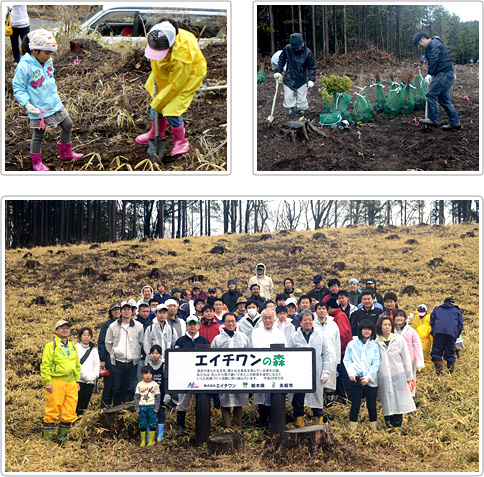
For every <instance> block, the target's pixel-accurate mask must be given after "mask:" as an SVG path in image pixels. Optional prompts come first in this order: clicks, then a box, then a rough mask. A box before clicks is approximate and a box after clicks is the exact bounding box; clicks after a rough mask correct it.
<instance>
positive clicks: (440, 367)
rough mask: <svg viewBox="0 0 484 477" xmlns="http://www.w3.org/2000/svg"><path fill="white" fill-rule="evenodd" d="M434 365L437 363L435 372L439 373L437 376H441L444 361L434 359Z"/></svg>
mask: <svg viewBox="0 0 484 477" xmlns="http://www.w3.org/2000/svg"><path fill="white" fill-rule="evenodd" d="M434 365H435V373H436V374H437V376H441V375H442V370H443V368H444V367H443V365H442V361H434Z"/></svg>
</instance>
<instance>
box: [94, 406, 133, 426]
mask: <svg viewBox="0 0 484 477" xmlns="http://www.w3.org/2000/svg"><path fill="white" fill-rule="evenodd" d="M123 411H130V412H135V410H134V402H130V403H126V404H118V405H117V406H113V407H108V408H106V409H104V410H103V411H102V412H101V414H100V419H101V426H102V427H104V428H105V429H109V430H111V431H112V432H114V433H116V434H117V433H119V432H120V431H121V430H122V428H123V427H124V426H123V423H122V422H121V420H120V419H119V417H120V416H119V415H120V413H121V412H123Z"/></svg>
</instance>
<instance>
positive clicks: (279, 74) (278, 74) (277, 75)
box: [274, 73, 282, 80]
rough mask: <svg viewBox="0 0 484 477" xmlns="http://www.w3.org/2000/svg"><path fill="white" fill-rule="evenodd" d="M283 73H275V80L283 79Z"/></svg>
mask: <svg viewBox="0 0 484 477" xmlns="http://www.w3.org/2000/svg"><path fill="white" fill-rule="evenodd" d="M281 76H282V75H281V73H274V78H275V79H276V80H278V79H279V78H280V77H281Z"/></svg>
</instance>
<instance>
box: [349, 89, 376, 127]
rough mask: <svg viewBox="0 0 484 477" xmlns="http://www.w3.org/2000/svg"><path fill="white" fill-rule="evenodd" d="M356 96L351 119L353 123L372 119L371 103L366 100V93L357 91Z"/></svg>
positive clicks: (366, 121)
mask: <svg viewBox="0 0 484 477" xmlns="http://www.w3.org/2000/svg"><path fill="white" fill-rule="evenodd" d="M357 96H358V98H357V99H356V101H355V106H354V111H353V121H354V122H355V123H369V122H370V121H373V117H374V116H375V112H374V110H373V105H372V104H371V103H370V101H369V100H368V96H367V95H366V93H364V92H363V93H361V94H358V93H357Z"/></svg>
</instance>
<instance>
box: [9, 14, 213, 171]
mask: <svg viewBox="0 0 484 477" xmlns="http://www.w3.org/2000/svg"><path fill="white" fill-rule="evenodd" d="M26 8H27V7H26V6H23V7H14V10H12V15H13V14H14V13H15V14H16V15H17V16H19V17H20V19H19V20H18V21H19V22H20V23H22V21H23V20H25V18H24V17H23V16H22V17H21V16H20V14H21V13H22V14H24V15H25V16H26V15H27V11H26ZM15 9H16V10H15ZM20 9H22V11H20ZM13 18H14V17H12V22H13ZM27 20H28V17H27ZM12 24H13V23H12ZM19 36H21V38H22V53H23V56H22V57H20V52H19V48H18V38H19ZM13 38H15V41H14V39H13ZM12 49H13V51H14V56H15V63H18V64H16V65H15V66H16V68H15V76H14V78H13V82H12V86H13V94H14V96H15V98H16V99H17V101H18V102H19V104H20V106H22V107H23V108H25V109H26V110H27V113H28V117H29V127H30V128H31V129H33V135H32V140H31V142H30V156H31V159H32V168H33V170H34V171H48V170H49V168H48V167H47V166H46V165H45V164H44V163H43V162H42V152H41V145H42V141H43V139H44V135H45V128H46V127H47V126H57V125H60V127H61V133H60V140H59V142H58V143H57V144H58V146H59V157H60V160H61V161H73V160H79V159H81V158H82V157H83V154H79V153H75V152H73V150H72V141H71V131H72V127H73V123H72V120H71V118H70V116H69V113H68V112H67V110H66V109H65V108H64V106H63V104H62V101H61V99H60V97H59V94H58V92H57V86H56V82H55V79H54V63H53V59H52V55H53V54H54V52H56V51H57V42H56V39H55V35H54V34H53V33H52V32H50V31H48V30H46V29H43V28H39V29H36V30H33V31H30V28H29V27H23V26H21V25H19V27H18V28H16V29H14V35H13V37H12ZM145 56H146V58H148V59H149V60H151V70H152V71H151V74H150V76H149V77H148V80H147V81H146V84H145V88H146V90H147V91H148V93H149V94H150V96H151V98H152V101H151V105H150V106H151V118H152V119H153V121H152V126H151V129H150V130H149V131H148V132H147V133H144V134H141V135H139V136H137V137H136V139H135V140H136V142H137V143H138V144H142V145H147V144H149V142H150V140H153V139H155V131H156V130H158V131H159V137H160V138H161V139H164V138H165V131H166V128H167V126H168V124H169V125H170V126H171V130H172V134H173V144H174V147H173V150H172V151H171V155H172V156H177V155H180V154H185V153H186V152H188V150H189V148H190V146H189V143H188V141H187V139H186V137H185V127H184V122H183V118H182V114H183V113H184V112H185V111H186V110H187V109H188V107H189V106H190V104H191V102H192V100H193V97H194V96H195V94H196V92H197V90H198V89H199V88H200V87H201V86H202V82H203V79H204V78H205V76H206V74H207V62H206V60H205V58H204V56H203V54H202V52H201V50H200V48H199V46H198V42H197V39H196V38H195V36H194V35H193V34H192V33H190V32H188V31H186V30H183V29H182V28H178V24H177V22H176V21H175V20H172V19H162V20H160V21H159V23H157V24H156V25H154V26H153V27H151V29H150V31H149V32H148V35H147V45H146V48H145ZM155 112H157V113H158V115H157V114H155ZM155 117H158V118H159V119H158V125H156V126H157V127H155Z"/></svg>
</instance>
